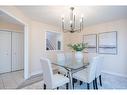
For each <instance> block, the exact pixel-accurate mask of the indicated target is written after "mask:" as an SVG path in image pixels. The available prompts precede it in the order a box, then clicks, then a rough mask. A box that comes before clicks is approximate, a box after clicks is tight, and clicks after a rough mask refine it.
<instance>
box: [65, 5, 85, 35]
mask: <svg viewBox="0 0 127 95" xmlns="http://www.w3.org/2000/svg"><path fill="white" fill-rule="evenodd" d="M70 10H71V13H70V20H69V28H68V29H66V28H65V19H64V17H62V31H63V32H70V33H74V32H81V31H83V16H81V18H80V20H79V25H78V27H76V24H77V23H76V18H75V14H74V7H71V8H70Z"/></svg>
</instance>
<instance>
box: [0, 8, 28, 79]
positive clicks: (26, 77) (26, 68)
mask: <svg viewBox="0 0 127 95" xmlns="http://www.w3.org/2000/svg"><path fill="white" fill-rule="evenodd" d="M0 11H2V12H4V13H6V14H7V15H9V16H10V17H12V18H14V19H16V20H17V21H19V22H20V23H22V24H23V25H24V79H28V78H29V77H30V72H29V41H28V40H29V35H28V25H27V24H26V23H25V22H23V21H22V20H21V19H19V18H17V17H16V16H14V15H12V14H11V13H9V12H8V11H6V10H4V9H0Z"/></svg>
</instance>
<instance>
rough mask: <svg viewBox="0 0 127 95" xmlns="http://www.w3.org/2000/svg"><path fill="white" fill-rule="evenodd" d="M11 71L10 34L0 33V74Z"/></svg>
mask: <svg viewBox="0 0 127 95" xmlns="http://www.w3.org/2000/svg"><path fill="white" fill-rule="evenodd" d="M10 71H11V32H6V31H0V73H5V72H10Z"/></svg>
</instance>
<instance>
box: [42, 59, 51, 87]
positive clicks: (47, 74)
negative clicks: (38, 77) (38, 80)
mask: <svg viewBox="0 0 127 95" xmlns="http://www.w3.org/2000/svg"><path fill="white" fill-rule="evenodd" d="M40 61H41V64H42V69H43V79H44V83H45V84H46V88H47V89H51V88H52V87H53V71H52V67H51V62H50V60H49V59H47V58H41V59H40Z"/></svg>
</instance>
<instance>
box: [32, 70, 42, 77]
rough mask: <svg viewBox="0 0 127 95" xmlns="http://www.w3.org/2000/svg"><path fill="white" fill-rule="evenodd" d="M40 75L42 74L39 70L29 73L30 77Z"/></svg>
mask: <svg viewBox="0 0 127 95" xmlns="http://www.w3.org/2000/svg"><path fill="white" fill-rule="evenodd" d="M41 73H43V71H41V70H38V71H34V72H31V75H30V76H33V75H37V74H41Z"/></svg>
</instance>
